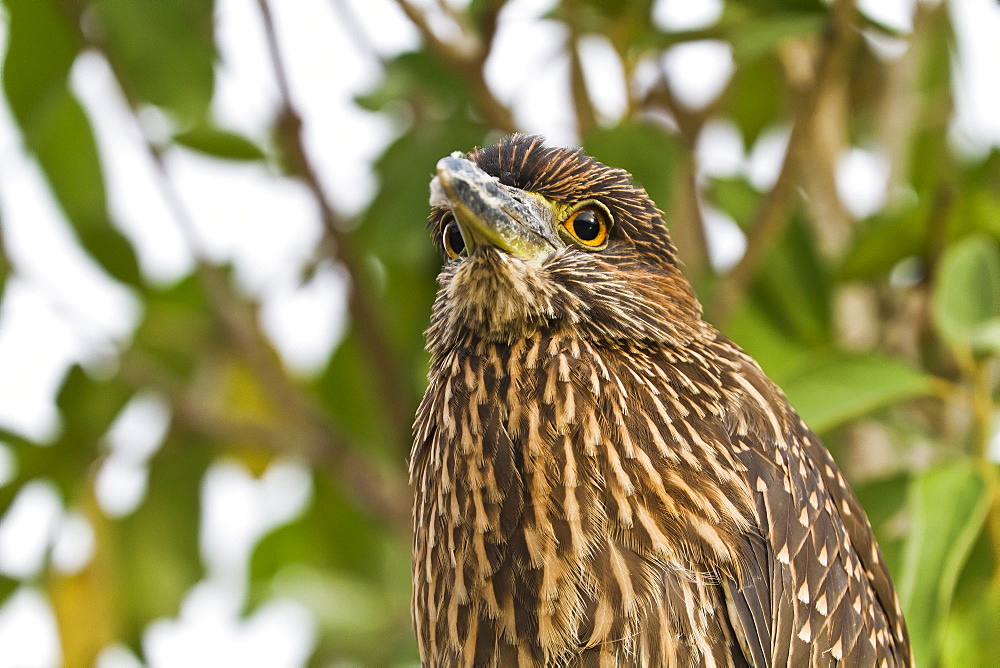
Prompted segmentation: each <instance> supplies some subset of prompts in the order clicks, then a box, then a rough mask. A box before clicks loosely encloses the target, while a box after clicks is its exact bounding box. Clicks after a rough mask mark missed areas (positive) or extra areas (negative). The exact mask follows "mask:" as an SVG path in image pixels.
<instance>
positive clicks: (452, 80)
mask: <svg viewBox="0 0 1000 668" xmlns="http://www.w3.org/2000/svg"><path fill="white" fill-rule="evenodd" d="M470 100H471V98H470V96H469V91H468V88H467V87H466V86H465V84H464V82H463V81H462V79H461V78H459V77H458V76H457V75H456V73H455V72H453V71H451V70H450V69H449V68H447V67H445V66H444V65H443V64H442V63H441V62H440V60H439V59H438V58H436V57H434V56H432V55H430V54H429V53H426V52H423V51H411V52H408V53H403V54H400V55H399V56H397V57H396V58H393V59H392V60H390V61H389V62H387V63H386V65H385V72H384V74H383V76H382V81H381V82H380V84H379V86H378V87H377V88H376V89H374V90H372V91H371V92H369V93H365V94H362V95H358V96H357V97H356V98H355V101H356V102H357V104H358V106H360V107H361V108H362V109H367V110H368V111H390V110H391V107H392V106H395V105H399V104H400V103H401V102H406V103H410V104H411V105H414V106H417V107H421V106H423V107H426V106H428V105H430V106H431V107H432V108H433V111H434V112H436V115H437V116H438V117H439V118H440V117H443V116H447V115H450V114H454V113H455V112H456V111H458V110H459V109H458V108H457V107H458V105H459V104H465V105H466V106H467V107H468V105H470V104H471V103H470ZM426 111H428V110H424V112H425V113H426ZM451 150H455V148H452V149H451ZM466 150H468V148H466ZM449 152H450V151H449ZM444 155H447V153H445V154H442V155H441V156H438V157H444Z"/></svg>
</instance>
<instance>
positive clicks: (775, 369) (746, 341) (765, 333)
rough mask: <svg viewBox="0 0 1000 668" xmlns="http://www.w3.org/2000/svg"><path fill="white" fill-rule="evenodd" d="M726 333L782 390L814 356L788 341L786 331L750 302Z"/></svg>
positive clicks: (733, 317)
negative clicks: (786, 382)
mask: <svg viewBox="0 0 1000 668" xmlns="http://www.w3.org/2000/svg"><path fill="white" fill-rule="evenodd" d="M725 333H726V336H728V337H730V338H731V339H732V340H733V341H735V342H736V343H738V344H739V345H740V346H741V347H742V348H743V349H744V350H745V351H747V353H749V354H750V356H751V357H753V358H754V359H755V360H757V363H758V364H760V366H761V368H762V369H763V370H764V373H766V374H767V375H768V377H769V378H771V379H772V380H773V381H774V382H776V383H777V384H778V385H779V386H784V384H785V381H787V380H788V379H789V378H792V377H794V376H795V375H796V374H797V372H798V370H799V369H801V368H802V366H803V365H805V364H806V363H808V361H809V360H811V359H812V357H813V355H814V351H813V350H812V349H810V348H809V347H807V346H804V345H802V344H801V343H798V342H796V341H793V340H792V339H791V338H789V337H788V332H787V329H786V328H782V327H780V326H778V324H777V323H775V322H774V320H773V319H771V318H769V317H768V316H767V315H766V314H765V313H764V312H763V311H762V310H761V309H759V308H757V306H756V305H754V304H753V303H752V302H744V304H743V305H742V306H741V307H740V308H739V309H738V310H737V311H736V313H734V314H733V316H732V317H731V318H729V320H728V322H727V323H726V327H725Z"/></svg>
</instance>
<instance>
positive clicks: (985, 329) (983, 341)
mask: <svg viewBox="0 0 1000 668" xmlns="http://www.w3.org/2000/svg"><path fill="white" fill-rule="evenodd" d="M969 345H970V346H971V347H972V350H973V351H975V352H986V353H998V352H1000V317H996V318H990V319H989V320H986V321H985V322H981V323H979V324H978V325H976V327H974V328H973V330H972V332H971V333H970V334H969Z"/></svg>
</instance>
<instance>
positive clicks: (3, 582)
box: [0, 575, 21, 605]
mask: <svg viewBox="0 0 1000 668" xmlns="http://www.w3.org/2000/svg"><path fill="white" fill-rule="evenodd" d="M20 584H21V583H20V582H18V581H17V580H15V579H13V578H9V577H7V576H6V575H0V605H3V604H4V603H6V602H7V597H8V596H10V595H11V594H13V593H14V590H15V589H17V587H18V585H20Z"/></svg>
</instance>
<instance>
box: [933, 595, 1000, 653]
mask: <svg viewBox="0 0 1000 668" xmlns="http://www.w3.org/2000/svg"><path fill="white" fill-rule="evenodd" d="M998 620H1000V587H998V586H997V585H996V584H993V585H992V586H988V587H987V588H986V589H985V590H982V591H981V592H980V595H979V596H978V597H977V599H976V600H975V601H973V602H970V603H969V604H968V605H966V606H963V607H959V608H957V609H956V610H955V611H954V613H953V614H952V615H951V616H949V618H948V621H947V624H946V626H945V630H944V646H943V648H942V657H941V658H942V663H943V665H945V666H955V667H956V668H957V667H962V666H991V665H995V663H996V650H997V646H998V643H1000V626H998V625H997V621H998Z"/></svg>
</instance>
